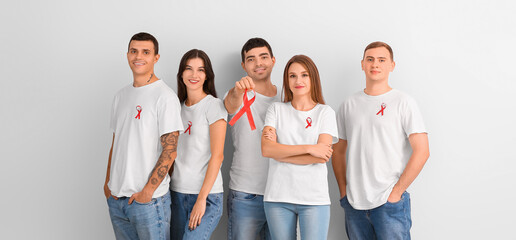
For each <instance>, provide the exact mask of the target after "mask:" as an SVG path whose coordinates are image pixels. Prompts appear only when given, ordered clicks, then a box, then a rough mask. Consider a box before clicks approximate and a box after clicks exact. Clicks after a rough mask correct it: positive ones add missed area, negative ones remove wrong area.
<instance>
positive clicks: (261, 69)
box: [254, 68, 265, 73]
mask: <svg viewBox="0 0 516 240" xmlns="http://www.w3.org/2000/svg"><path fill="white" fill-rule="evenodd" d="M254 71H255V72H257V73H262V72H265V68H257V69H255V70H254Z"/></svg>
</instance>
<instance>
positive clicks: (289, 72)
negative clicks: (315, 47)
mask: <svg viewBox="0 0 516 240" xmlns="http://www.w3.org/2000/svg"><path fill="white" fill-rule="evenodd" d="M292 73H293V74H295V72H288V74H292ZM301 73H308V71H302V72H301Z"/></svg>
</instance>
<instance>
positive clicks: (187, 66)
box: [186, 64, 204, 68]
mask: <svg viewBox="0 0 516 240" xmlns="http://www.w3.org/2000/svg"><path fill="white" fill-rule="evenodd" d="M186 67H191V68H193V67H192V66H190V65H188V64H186ZM199 68H204V66H200V67H199Z"/></svg>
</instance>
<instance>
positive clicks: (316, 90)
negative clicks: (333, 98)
mask: <svg viewBox="0 0 516 240" xmlns="http://www.w3.org/2000/svg"><path fill="white" fill-rule="evenodd" d="M292 63H299V64H301V65H303V67H304V68H305V69H306V70H307V71H308V76H309V77H310V95H311V97H312V100H314V102H316V103H320V104H324V98H323V95H322V88H321V78H320V77H319V70H317V66H315V63H314V61H312V59H310V58H309V57H308V56H305V55H296V56H293V57H292V58H291V59H290V60H288V62H287V65H286V66H285V71H283V94H284V97H283V102H290V101H292V98H293V97H294V96H293V94H292V90H290V87H289V84H288V69H289V68H290V65H292Z"/></svg>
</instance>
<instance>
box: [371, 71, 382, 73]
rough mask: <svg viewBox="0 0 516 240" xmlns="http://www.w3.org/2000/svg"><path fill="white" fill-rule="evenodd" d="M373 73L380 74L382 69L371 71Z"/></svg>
mask: <svg viewBox="0 0 516 240" xmlns="http://www.w3.org/2000/svg"><path fill="white" fill-rule="evenodd" d="M371 73H372V74H378V73H380V71H371Z"/></svg>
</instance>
